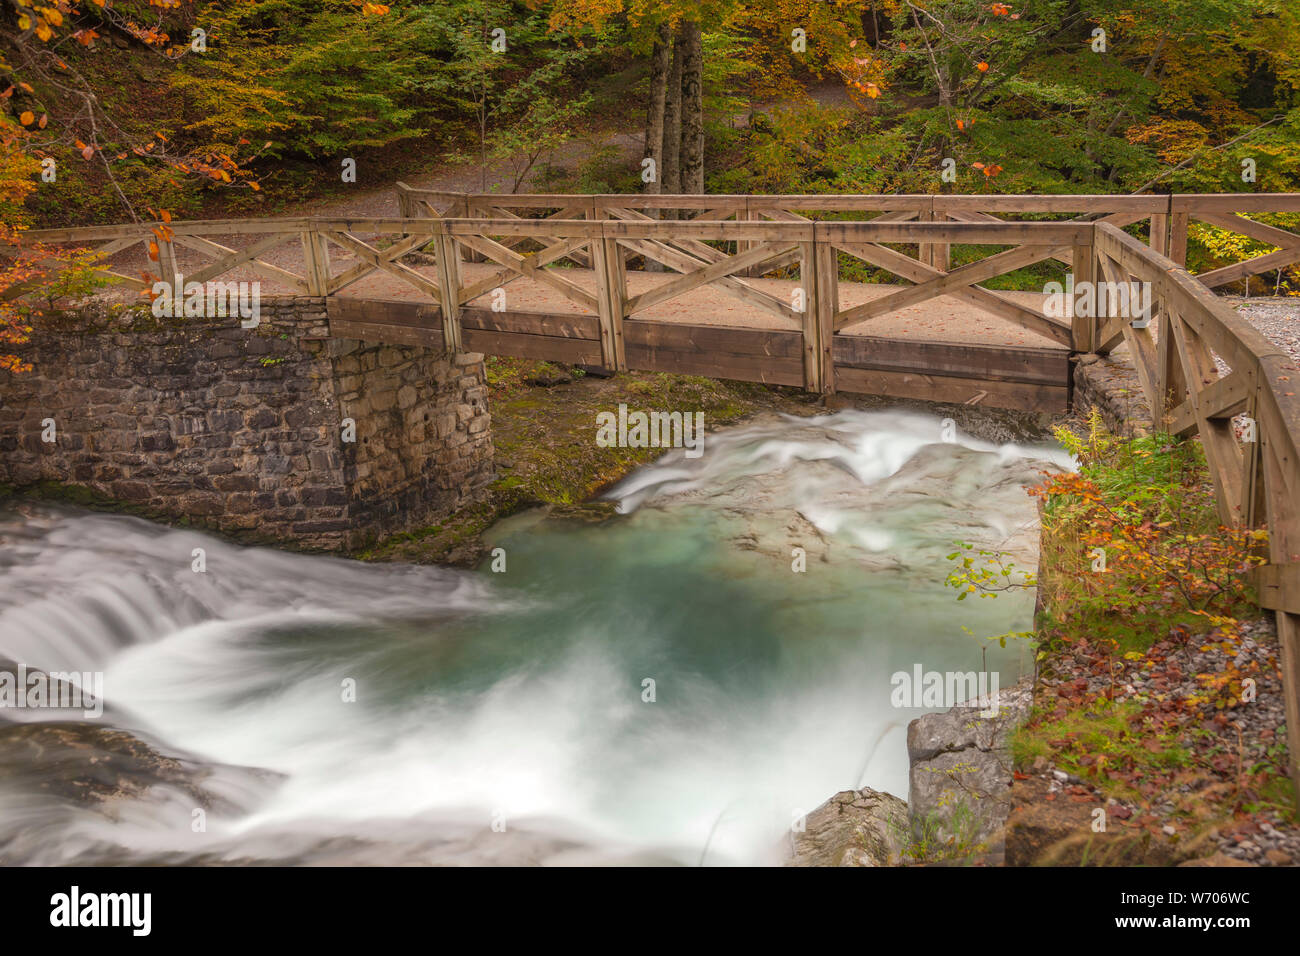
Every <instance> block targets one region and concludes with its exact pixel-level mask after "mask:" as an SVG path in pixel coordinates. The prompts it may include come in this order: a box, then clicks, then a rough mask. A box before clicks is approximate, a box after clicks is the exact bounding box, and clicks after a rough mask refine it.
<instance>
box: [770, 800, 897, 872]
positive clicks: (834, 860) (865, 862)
mask: <svg viewBox="0 0 1300 956" xmlns="http://www.w3.org/2000/svg"><path fill="white" fill-rule="evenodd" d="M906 842H907V804H906V803H904V802H903V801H902V800H900V799H898V797H895V796H892V795H891V794H888V793H879V792H877V791H875V790H870V789H863V790H844V791H841V792H840V793H837V794H835V796H833V797H831V798H830V799H829V800H827V801H826V802H825V803H823V804H822V805H821V806H820V807H818V808H817V809H816V810H814V811H813V812H812V813H810V814H808V816H807V818H806V819H805V821H804V831H803V832H802V833H798V832H796V833H793V834H792V839H791V847H790V855H789V858H788V859H787V860H786V866H891V865H893V864H896V863H897V862H898V856H899V853H900V851H901V850H902V847H903V845H904V844H905V843H906Z"/></svg>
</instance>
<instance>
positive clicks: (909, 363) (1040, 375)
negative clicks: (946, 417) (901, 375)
mask: <svg viewBox="0 0 1300 956" xmlns="http://www.w3.org/2000/svg"><path fill="white" fill-rule="evenodd" d="M834 356H835V363H836V365H837V366H849V367H854V368H867V369H881V370H889V371H900V372H922V373H925V372H930V373H934V374H939V375H946V376H952V377H955V378H974V379H981V380H988V381H1000V382H1032V383H1037V384H1040V385H1055V386H1061V387H1065V386H1067V385H1068V384H1069V381H1070V360H1069V353H1068V352H1066V351H1065V350H1064V349H1049V348H1031V347H1025V346H1015V345H1006V346H1004V345H958V344H954V343H950V342H922V341H913V340H909V339H895V338H887V337H883V336H871V335H847V334H840V335H836V336H835V339H834Z"/></svg>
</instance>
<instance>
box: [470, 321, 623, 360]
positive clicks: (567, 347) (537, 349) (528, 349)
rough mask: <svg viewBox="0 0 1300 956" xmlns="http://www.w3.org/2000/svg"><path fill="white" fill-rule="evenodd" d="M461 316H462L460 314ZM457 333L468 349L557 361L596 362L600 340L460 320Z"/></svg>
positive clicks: (598, 355) (491, 353)
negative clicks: (493, 327) (497, 329)
mask: <svg viewBox="0 0 1300 956" xmlns="http://www.w3.org/2000/svg"><path fill="white" fill-rule="evenodd" d="M462 319H463V316H462ZM461 337H462V341H463V342H464V348H465V350H466V351H469V352H482V353H484V354H485V355H508V356H511V357H513V358H526V359H537V360H540V361H546V362H557V363H559V364H561V365H600V364H601V352H600V342H599V341H597V340H593V339H574V338H561V337H557V336H552V335H521V334H517V333H514V332H495V331H490V330H486V329H479V328H472V327H470V326H469V325H467V324H465V323H464V322H463V321H462V324H461Z"/></svg>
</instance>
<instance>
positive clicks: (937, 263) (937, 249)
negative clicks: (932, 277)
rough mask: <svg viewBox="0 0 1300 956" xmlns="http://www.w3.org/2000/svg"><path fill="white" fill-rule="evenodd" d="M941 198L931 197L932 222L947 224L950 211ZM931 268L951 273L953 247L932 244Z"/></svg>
mask: <svg viewBox="0 0 1300 956" xmlns="http://www.w3.org/2000/svg"><path fill="white" fill-rule="evenodd" d="M941 198H942V197H940V196H931V197H930V221H931V222H947V221H948V210H947V209H946V208H944V205H943V204H942V203H941V202H940V199H941ZM929 265H930V266H931V268H934V269H938V270H939V271H940V272H949V271H951V270H952V246H950V245H949V244H948V243H946V242H936V243H932V244H931V246H930V263H929Z"/></svg>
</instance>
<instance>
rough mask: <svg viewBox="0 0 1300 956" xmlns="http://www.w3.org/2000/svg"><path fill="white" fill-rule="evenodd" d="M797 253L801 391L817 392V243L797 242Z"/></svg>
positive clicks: (820, 376)
mask: <svg viewBox="0 0 1300 956" xmlns="http://www.w3.org/2000/svg"><path fill="white" fill-rule="evenodd" d="M814 228H815V227H814ZM814 236H815V233H814ZM799 253H800V255H799V284H800V286H801V287H802V288H803V388H804V391H805V392H816V393H820V392H821V391H822V390H823V388H824V387H825V382H824V381H823V362H822V347H821V326H820V324H819V319H820V310H821V305H820V299H821V297H820V296H819V295H818V289H817V243H816V242H815V241H814V242H801V243H799Z"/></svg>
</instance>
